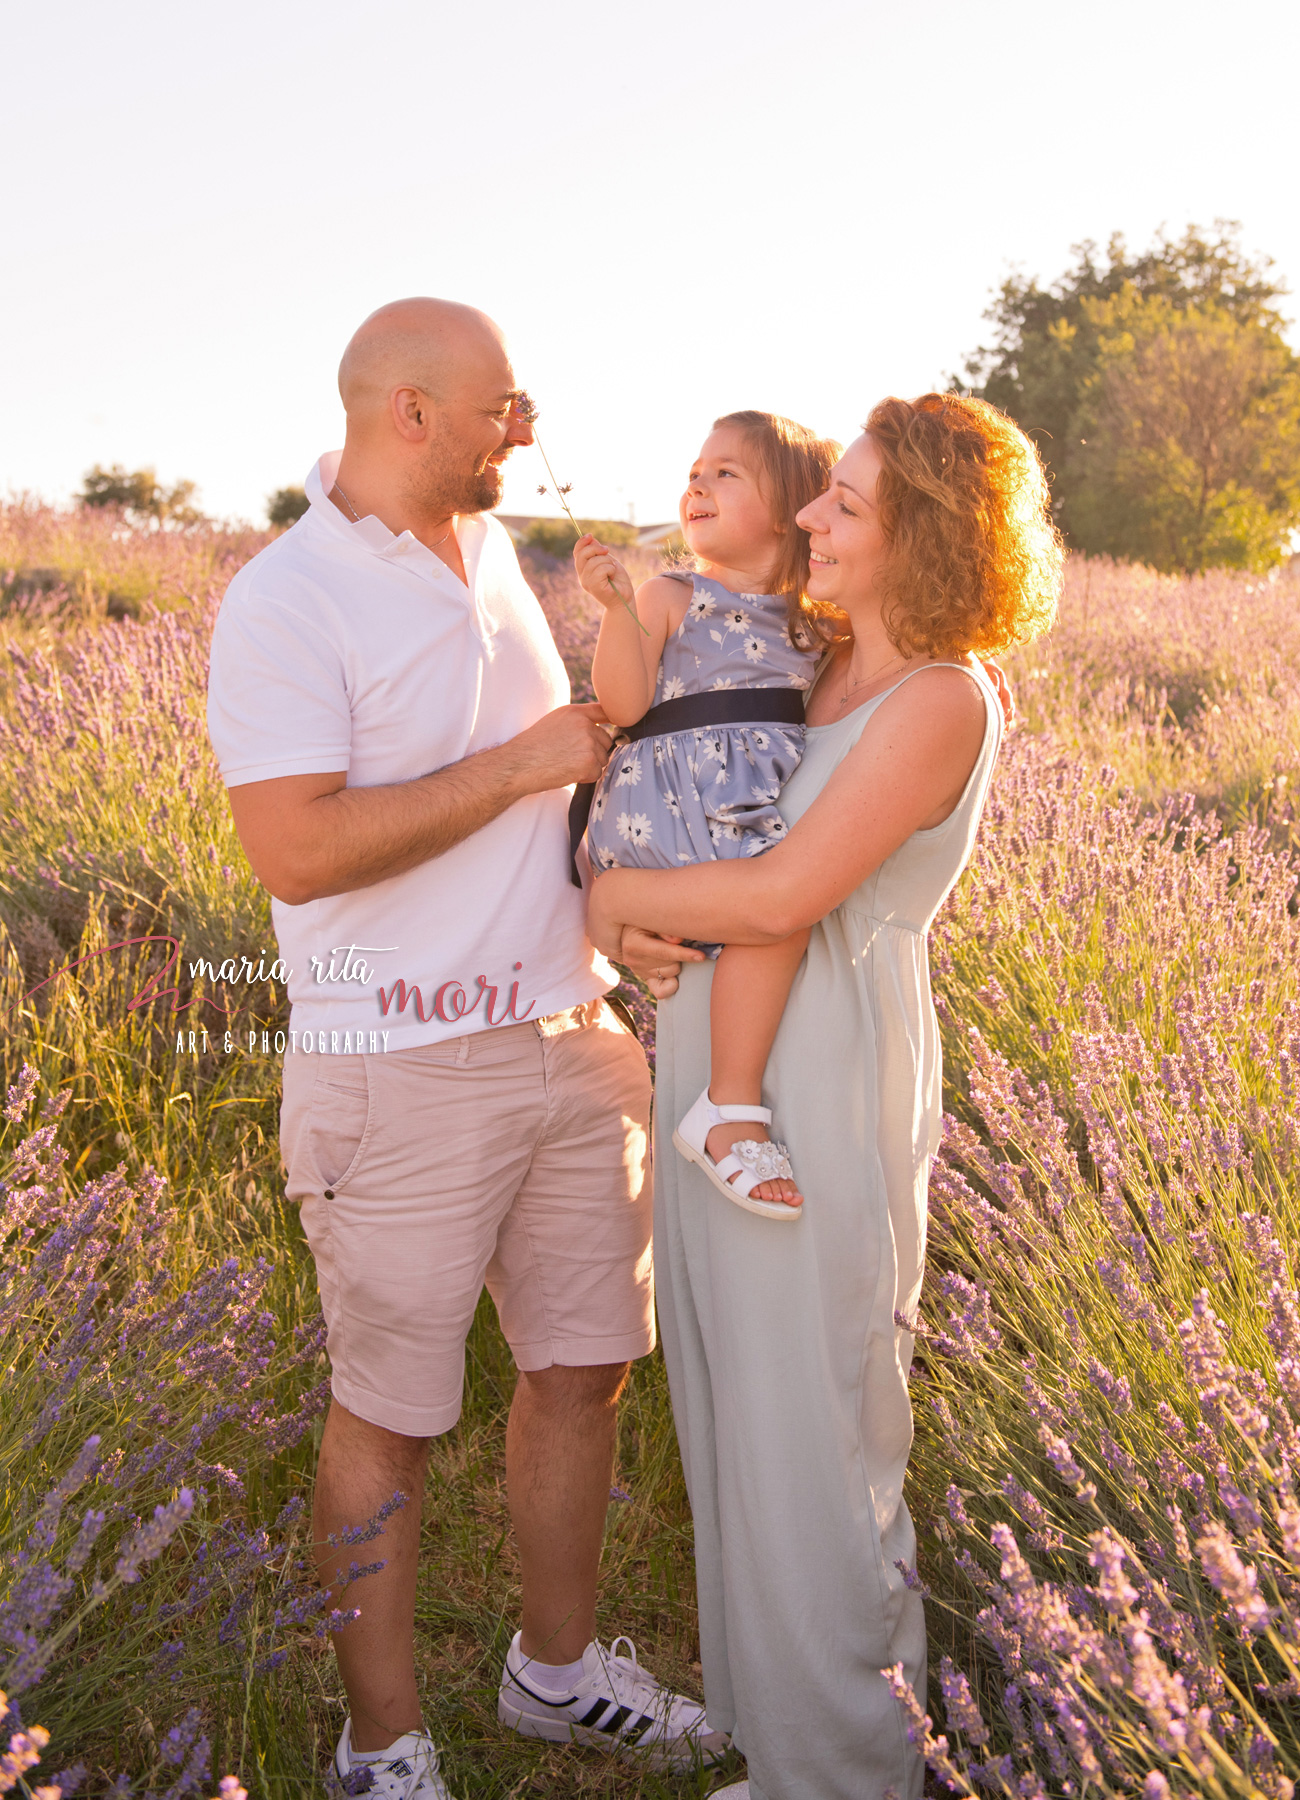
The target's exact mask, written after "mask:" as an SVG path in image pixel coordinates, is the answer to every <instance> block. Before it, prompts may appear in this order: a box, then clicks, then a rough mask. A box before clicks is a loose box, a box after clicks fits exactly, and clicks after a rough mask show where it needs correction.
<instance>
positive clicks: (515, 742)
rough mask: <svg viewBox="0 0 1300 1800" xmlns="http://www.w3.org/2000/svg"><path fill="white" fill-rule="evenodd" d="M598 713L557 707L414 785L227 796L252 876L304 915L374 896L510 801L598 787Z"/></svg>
mask: <svg viewBox="0 0 1300 1800" xmlns="http://www.w3.org/2000/svg"><path fill="white" fill-rule="evenodd" d="M603 718H604V714H603V713H602V712H601V710H600V708H599V707H598V706H561V707H557V708H556V710H555V711H554V712H550V713H547V714H546V715H545V716H544V717H543V718H541V719H539V720H538V721H537V723H536V724H535V725H530V726H529V727H528V729H527V731H521V732H520V733H519V735H518V736H517V737H513V738H511V739H510V740H509V741H508V742H507V743H504V744H500V745H498V746H497V747H496V748H495V749H492V750H480V751H478V752H477V754H476V755H474V756H467V757H466V758H465V759H464V760H463V761H462V762H458V763H451V764H449V765H448V767H447V768H445V769H438V770H436V771H435V772H434V773H433V774H431V775H422V776H420V777H419V778H418V779H417V780H415V781H404V782H399V783H396V784H394V785H391V786H387V787H359V788H350V787H347V786H345V782H346V780H347V777H346V776H344V775H342V774H339V773H337V772H335V773H332V774H320V775H283V776H279V777H277V778H276V779H274V780H271V781H250V782H247V783H245V784H244V785H243V786H241V787H232V788H231V789H230V790H229V792H230V810H231V812H232V813H233V815H234V820H235V830H236V831H237V832H238V833H239V841H240V843H241V844H242V845H243V846H244V853H245V855H246V856H247V857H248V860H249V862H250V863H251V864H252V867H253V873H254V874H255V875H256V876H257V878H258V880H259V881H261V882H262V884H263V885H264V886H265V887H267V888H269V889H270V891H271V893H272V894H274V895H275V897H276V899H277V900H283V901H284V902H285V903H286V904H287V905H289V906H305V905H306V904H307V902H308V901H309V900H323V899H327V898H328V897H329V896H330V895H333V894H349V893H352V892H354V891H355V890H356V889H357V888H364V887H371V886H373V885H374V883H375V882H377V881H386V880H387V879H388V877H389V876H390V875H401V874H403V873H404V872H405V871H406V870H407V869H413V868H415V867H416V866H417V865H418V864H419V863H422V862H428V861H429V860H430V859H431V858H432V857H435V856H441V855H442V853H443V851H444V850H450V849H451V848H452V846H453V845H455V844H459V843H460V842H461V841H462V839H464V838H467V837H470V836H471V835H472V834H473V833H474V832H476V831H479V830H481V829H482V827H483V826H484V825H487V824H489V823H490V822H491V820H493V819H495V818H496V817H497V815H498V814H499V813H503V812H504V811H505V810H506V808H507V807H508V806H513V805H514V803H515V801H516V800H522V799H524V798H525V796H526V795H528V794H540V793H543V792H545V791H546V790H547V789H548V788H557V787H567V786H568V785H569V783H570V782H574V781H595V780H597V779H598V777H599V775H600V772H601V770H602V769H603V768H604V766H605V763H606V760H607V759H608V757H609V750H610V739H609V734H608V733H607V732H606V731H603V730H602V729H601V721H602V720H603Z"/></svg>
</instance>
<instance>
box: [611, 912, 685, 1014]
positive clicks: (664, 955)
mask: <svg viewBox="0 0 1300 1800" xmlns="http://www.w3.org/2000/svg"><path fill="white" fill-rule="evenodd" d="M616 960H617V961H618V962H621V963H622V964H623V966H624V968H627V969H631V971H632V973H633V974H634V975H639V976H640V977H641V979H642V981H644V982H645V984H646V986H647V987H648V988H649V989H650V992H651V993H652V994H653V995H654V997H655V999H656V1000H666V999H667V998H668V996H669V995H670V994H675V993H676V992H677V977H678V976H679V975H680V974H681V972H682V964H683V963H684V962H704V961H705V960H706V959H705V954H704V951H703V950H696V949H694V948H693V947H690V946H687V945H685V944H683V943H682V941H681V939H680V938H658V937H654V936H653V935H652V934H651V933H650V932H648V931H642V929H641V927H640V926H639V925H625V926H624V927H623V949H622V953H621V955H619V956H618V957H617V959H616Z"/></svg>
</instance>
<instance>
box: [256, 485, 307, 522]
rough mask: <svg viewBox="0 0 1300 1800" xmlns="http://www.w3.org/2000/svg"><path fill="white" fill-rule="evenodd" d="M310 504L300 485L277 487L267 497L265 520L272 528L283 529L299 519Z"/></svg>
mask: <svg viewBox="0 0 1300 1800" xmlns="http://www.w3.org/2000/svg"><path fill="white" fill-rule="evenodd" d="M310 505H311V501H310V500H308V498H307V496H306V494H305V493H304V492H303V490H302V489H301V488H300V487H282V488H277V489H276V490H275V492H274V493H273V494H271V495H269V496H268V497H267V502H266V517H267V522H268V523H269V524H270V525H271V527H272V528H273V529H274V530H283V529H284V527H285V526H287V525H292V524H294V523H295V521H297V520H298V519H301V517H302V516H303V514H304V513H305V512H306V511H307V508H308V507H309V506H310Z"/></svg>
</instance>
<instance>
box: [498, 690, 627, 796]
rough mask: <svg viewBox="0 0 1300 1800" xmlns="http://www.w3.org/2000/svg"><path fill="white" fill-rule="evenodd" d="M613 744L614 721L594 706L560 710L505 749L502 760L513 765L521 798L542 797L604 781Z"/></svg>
mask: <svg viewBox="0 0 1300 1800" xmlns="http://www.w3.org/2000/svg"><path fill="white" fill-rule="evenodd" d="M612 743H613V734H612V732H611V731H610V729H609V721H608V719H607V718H606V717H605V714H604V713H603V712H602V711H601V709H600V707H599V706H597V705H596V704H595V703H594V702H592V703H590V704H588V705H585V706H557V707H556V709H555V711H554V712H549V713H545V714H543V716H542V717H541V718H540V719H539V720H538V721H537V723H536V724H535V725H530V726H529V727H528V729H527V730H526V731H521V732H520V733H519V735H518V737H513V738H511V739H510V741H509V743H508V744H503V745H502V746H501V751H500V752H498V753H497V754H504V755H507V756H508V757H509V758H510V760H511V761H512V762H513V764H514V767H515V771H516V778H517V780H518V782H519V784H520V794H521V795H522V794H540V793H544V792H545V791H546V789H547V788H557V787H568V786H569V784H570V782H575V781H599V779H600V774H601V770H602V769H603V768H604V767H605V764H606V763H607V762H608V761H609V752H610V746H611V744H612ZM484 754H486V755H491V754H493V752H491V751H488V752H485V753H484Z"/></svg>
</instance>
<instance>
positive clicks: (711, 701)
mask: <svg viewBox="0 0 1300 1800" xmlns="http://www.w3.org/2000/svg"><path fill="white" fill-rule="evenodd" d="M803 722H804V714H803V692H802V690H801V689H799V688H716V689H710V690H709V691H708V692H707V693H703V694H682V695H681V696H680V698H678V699H676V700H665V701H663V702H662V704H661V705H659V706H652V707H651V708H650V710H649V712H648V713H646V715H645V716H644V718H641V719H638V720H637V722H636V724H635V725H627V726H624V727H623V728H622V730H621V731H620V733H619V736H620V737H621V738H623V739H625V740H626V741H627V742H628V743H632V744H635V743H637V742H639V741H640V739H642V738H648V737H667V736H668V734H669V733H670V732H674V731H700V730H707V729H708V727H709V726H710V725H802V724H803ZM595 793H596V783H595V782H594V781H584V782H581V783H579V785H578V786H577V787H576V788H575V789H574V791H573V799H572V800H571V801H570V802H569V880H570V881H571V882H572V883H573V885H574V887H581V886H582V877H581V876H580V875H579V874H578V845H579V844H580V843H581V842H582V840H583V837H584V836H585V834H586V830H587V820H588V818H589V817H590V815H591V802H592V799H593V798H594V796H595Z"/></svg>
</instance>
